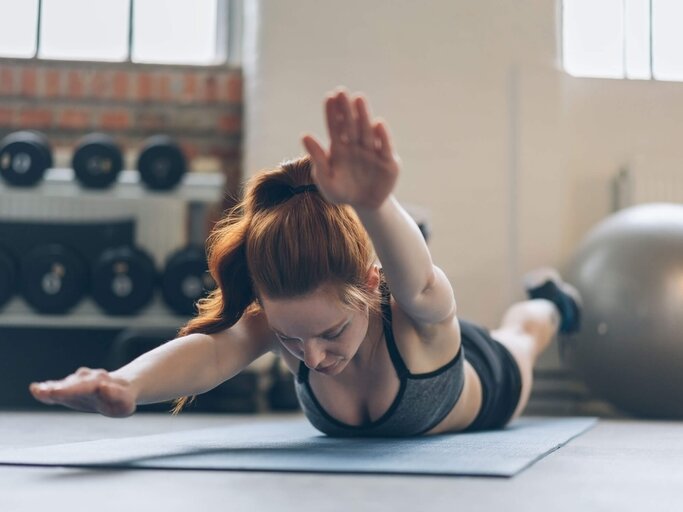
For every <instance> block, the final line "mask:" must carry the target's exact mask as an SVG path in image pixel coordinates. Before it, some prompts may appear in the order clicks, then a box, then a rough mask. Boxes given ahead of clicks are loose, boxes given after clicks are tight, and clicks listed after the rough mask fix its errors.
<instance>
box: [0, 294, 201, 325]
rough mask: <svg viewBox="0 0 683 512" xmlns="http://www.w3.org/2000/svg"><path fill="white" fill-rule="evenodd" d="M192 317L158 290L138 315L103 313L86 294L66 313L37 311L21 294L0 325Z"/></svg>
mask: <svg viewBox="0 0 683 512" xmlns="http://www.w3.org/2000/svg"><path fill="white" fill-rule="evenodd" d="M188 320H189V317H185V316H180V315H176V314H174V313H173V312H172V311H171V310H169V309H168V308H167V307H166V305H165V304H164V303H163V301H162V300H161V297H160V296H159V295H158V294H157V295H155V297H154V300H153V301H152V302H151V303H150V304H149V305H148V306H147V307H145V308H144V309H142V310H141V311H140V312H139V313H138V314H136V315H130V316H110V315H107V314H105V313H103V312H102V311H101V310H100V309H99V307H98V306H97V304H95V302H93V300H92V299H89V298H85V299H83V301H81V302H80V303H79V304H78V305H77V306H76V307H75V308H74V309H73V310H72V311H71V312H70V313H68V314H66V315H43V314H40V313H36V312H35V311H34V310H33V309H31V308H30V306H29V305H28V304H26V302H24V301H23V300H22V299H21V298H20V297H15V298H13V299H12V300H10V301H9V302H8V303H7V304H6V305H5V306H4V307H3V308H2V309H0V327H36V328H41V327H49V328H69V329H73V328H75V329H80V328H84V329H127V328H159V329H177V328H180V326H182V325H183V324H184V323H185V322H187V321H188Z"/></svg>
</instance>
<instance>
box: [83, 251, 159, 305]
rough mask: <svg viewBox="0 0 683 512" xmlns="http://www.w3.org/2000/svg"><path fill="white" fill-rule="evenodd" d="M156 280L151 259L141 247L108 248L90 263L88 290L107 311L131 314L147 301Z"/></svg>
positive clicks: (152, 292) (152, 293) (152, 291)
mask: <svg viewBox="0 0 683 512" xmlns="http://www.w3.org/2000/svg"><path fill="white" fill-rule="evenodd" d="M156 280H157V272H156V268H155V265H154V261H153V260H152V258H151V256H150V255H149V254H147V253H146V252H145V251H144V250H143V249H141V248H138V247H131V246H122V247H114V248H109V249H106V250H105V251H104V252H103V253H102V254H101V255H100V256H99V258H97V260H96V261H95V263H94V264H93V267H92V273H91V282H92V286H91V294H92V297H93V299H94V300H95V302H96V303H97V305H98V306H99V307H100V308H102V310H103V311H105V312H106V313H109V314H111V315H130V314H134V313H138V312H139V311H140V310H141V309H142V308H143V307H144V306H146V305H147V304H148V303H149V302H150V300H151V299H152V297H153V295H154V288H155V285H156Z"/></svg>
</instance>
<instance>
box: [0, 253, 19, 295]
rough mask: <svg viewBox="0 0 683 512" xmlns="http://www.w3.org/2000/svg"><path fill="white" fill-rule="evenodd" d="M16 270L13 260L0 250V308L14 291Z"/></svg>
mask: <svg viewBox="0 0 683 512" xmlns="http://www.w3.org/2000/svg"><path fill="white" fill-rule="evenodd" d="M16 275H17V269H16V264H15V262H14V259H13V258H12V257H11V256H10V255H9V253H8V252H7V251H5V250H4V249H2V248H0V306H2V305H4V304H5V303H6V302H7V301H8V300H9V299H10V298H12V296H13V295H14V293H15V291H16Z"/></svg>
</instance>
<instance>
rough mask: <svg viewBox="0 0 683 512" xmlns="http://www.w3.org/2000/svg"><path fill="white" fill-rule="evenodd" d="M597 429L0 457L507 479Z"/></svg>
mask: <svg viewBox="0 0 683 512" xmlns="http://www.w3.org/2000/svg"><path fill="white" fill-rule="evenodd" d="M116 421H125V420H116ZM596 422H597V420H596V419H595V418H521V419H518V420H516V421H515V422H513V423H512V424H511V425H509V426H508V427H507V428H506V429H504V430H496V431H490V432H472V433H459V434H445V435H439V436H423V437H416V438H402V439H387V438H384V439H371V438H344V439H342V438H331V437H327V436H324V435H322V434H320V433H319V432H318V431H317V430H315V429H314V428H313V427H312V426H310V424H309V423H308V422H307V421H306V420H305V419H301V418H289V419H275V420H263V419H258V418H255V419H254V422H253V423H240V424H236V425H226V426H225V427H212V428H207V429H199V430H190V431H182V432H173V433H166V434H155V435H147V436H138V437H127V438H120V439H103V440H97V441H86V442H80V443H68V444H59V445H50V446H40V447H31V448H17V449H10V450H3V451H0V464H2V465H21V466H62V467H64V466H66V467H88V468H127V469H186V470H187V469H194V470H196V469H199V470H232V471H290V472H307V473H375V474H412V475H462V476H495V477H511V476H514V475H515V474H517V473H519V472H520V471H522V470H523V469H525V468H527V467H529V466H530V465H532V464H533V463H534V462H536V461H538V460H539V459H541V458H542V457H544V456H546V455H548V454H549V453H551V452H553V451H554V450H557V449H558V448H560V447H561V446H563V445H564V444H566V443H567V442H569V441H570V440H571V439H573V438H574V437H576V436H578V435H580V434H582V433H583V432H585V431H586V430H588V429H589V428H591V427H592V426H593V425H594V424H595V423H596ZM46 427H49V425H46Z"/></svg>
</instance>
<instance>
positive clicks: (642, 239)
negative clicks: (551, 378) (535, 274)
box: [563, 203, 683, 418]
mask: <svg viewBox="0 0 683 512" xmlns="http://www.w3.org/2000/svg"><path fill="white" fill-rule="evenodd" d="M566 279H567V281H568V282H570V283H572V284H574V285H575V286H576V287H577V288H578V290H579V292H580V293H581V296H582V299H583V305H584V309H583V323H582V329H581V331H580V332H579V333H578V334H576V335H573V336H570V337H568V338H566V339H564V340H563V347H564V348H563V354H564V358H565V361H566V362H568V363H569V364H570V366H572V367H574V368H575V369H576V371H577V372H578V373H579V375H580V376H581V377H582V378H583V379H584V380H585V382H586V384H587V385H588V387H589V388H590V389H591V390H592V391H593V392H594V393H595V395H596V396H598V397H601V398H604V399H606V400H608V401H609V402H611V403H613V404H614V405H615V406H617V407H618V408H620V409H622V410H624V411H626V412H628V413H631V414H634V415H637V416H642V417H649V418H683V399H682V397H683V206H681V205H677V204H663V203H662V204H660V203H657V204H646V205H641V206H635V207H632V208H628V209H625V210H622V211H620V212H618V213H616V214H614V215H612V216H610V217H608V218H607V219H605V220H604V221H602V222H601V223H600V224H598V225H597V226H596V227H595V228H594V229H592V230H591V231H590V232H589V233H588V235H587V236H586V238H585V239H584V241H583V242H582V243H581V245H580V246H579V248H578V250H577V252H576V254H575V256H574V257H573V259H572V261H571V263H570V266H569V268H568V272H567V273H566Z"/></svg>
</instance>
